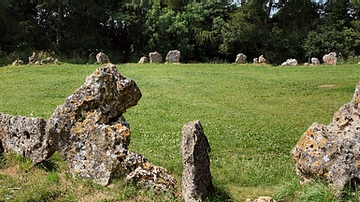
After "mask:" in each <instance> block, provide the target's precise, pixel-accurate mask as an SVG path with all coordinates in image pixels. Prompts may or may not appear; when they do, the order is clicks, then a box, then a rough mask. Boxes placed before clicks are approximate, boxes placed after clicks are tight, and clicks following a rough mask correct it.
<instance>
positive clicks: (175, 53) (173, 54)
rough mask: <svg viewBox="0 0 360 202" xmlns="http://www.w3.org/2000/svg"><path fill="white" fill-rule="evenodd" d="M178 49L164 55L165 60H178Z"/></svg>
mask: <svg viewBox="0 0 360 202" xmlns="http://www.w3.org/2000/svg"><path fill="white" fill-rule="evenodd" d="M180 55H181V54H180V51H179V50H171V51H169V52H168V54H167V55H166V57H165V61H167V62H174V63H176V62H180Z"/></svg>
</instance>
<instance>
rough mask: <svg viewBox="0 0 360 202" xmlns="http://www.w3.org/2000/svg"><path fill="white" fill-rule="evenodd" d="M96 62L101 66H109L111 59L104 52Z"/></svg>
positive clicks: (98, 56) (97, 56) (97, 57)
mask: <svg viewBox="0 0 360 202" xmlns="http://www.w3.org/2000/svg"><path fill="white" fill-rule="evenodd" d="M96 61H97V62H98V63H99V64H107V63H109V62H110V59H109V57H108V56H107V55H106V54H105V53H103V52H100V53H98V54H97V55H96Z"/></svg>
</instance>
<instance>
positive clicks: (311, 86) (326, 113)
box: [0, 64, 360, 201]
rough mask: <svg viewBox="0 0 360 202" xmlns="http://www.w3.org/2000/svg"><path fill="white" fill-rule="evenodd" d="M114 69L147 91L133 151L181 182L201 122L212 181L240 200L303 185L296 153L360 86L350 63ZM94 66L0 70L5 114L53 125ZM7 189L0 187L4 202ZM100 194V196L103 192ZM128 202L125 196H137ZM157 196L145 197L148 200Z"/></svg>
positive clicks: (137, 114) (135, 111) (134, 125)
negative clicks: (187, 148) (188, 137)
mask: <svg viewBox="0 0 360 202" xmlns="http://www.w3.org/2000/svg"><path fill="white" fill-rule="evenodd" d="M116 66H117V68H118V69H119V71H120V72H121V73H122V75H123V76H126V77H130V78H132V79H134V80H135V81H136V83H137V84H138V86H139V88H140V89H141V91H142V94H143V97H142V99H141V100H140V102H139V103H138V105H137V106H135V107H133V108H131V109H129V110H128V111H127V112H126V113H125V114H124V116H125V118H126V119H127V120H128V122H129V123H130V125H131V131H132V135H131V144H130V150H131V151H135V152H138V153H141V154H144V155H145V156H146V157H147V158H148V159H149V160H150V161H151V162H153V163H154V164H156V165H161V166H164V167H166V168H168V169H169V170H170V171H171V172H172V173H173V174H174V176H175V177H176V178H177V179H178V181H179V185H180V180H181V173H182V161H181V155H180V140H181V128H182V126H183V125H184V124H185V123H186V122H189V121H193V120H196V119H199V120H200V121H201V123H202V125H203V128H204V131H205V134H206V135H207V137H208V140H209V143H210V145H211V148H212V152H211V154H210V158H211V172H212V176H213V182H214V184H215V185H216V187H217V189H218V191H219V192H221V191H222V192H223V194H225V195H222V196H219V197H220V199H218V200H219V201H221V200H222V199H224V198H226V197H227V196H226V195H228V197H231V198H232V200H233V201H245V199H246V198H255V197H258V196H262V195H270V196H272V195H273V193H274V192H275V191H276V189H277V187H279V186H281V185H283V184H284V183H286V182H289V181H292V182H293V181H296V179H297V176H296V173H295V164H294V162H293V161H292V158H291V156H290V150H291V149H292V148H293V147H294V146H295V144H296V142H297V141H298V139H299V138H300V136H301V135H302V133H303V132H305V131H306V130H307V128H308V127H309V126H310V125H311V124H312V123H313V122H319V123H323V124H326V125H327V124H329V123H330V122H331V121H332V116H333V113H334V112H335V111H336V110H338V109H339V108H340V107H341V106H342V105H343V104H345V103H347V102H349V101H350V100H351V99H352V95H353V93H354V89H355V85H356V84H357V82H359V81H360V67H359V66H358V65H344V64H343V65H338V66H335V67H334V66H318V67H305V66H297V67H274V66H260V65H236V64H179V65H172V64H118V65H116ZM97 67H99V65H73V64H63V65H60V66H21V67H11V66H7V67H1V68H0V111H1V112H4V113H8V114H12V115H24V116H33V117H38V116H40V117H43V118H45V119H48V118H49V117H50V116H51V114H52V112H53V111H54V110H55V108H56V106H57V105H59V104H62V103H63V101H64V99H65V98H66V97H67V96H69V95H71V94H72V93H73V92H74V91H75V89H77V88H78V87H79V86H80V85H81V84H82V83H84V81H85V78H86V76H88V75H90V74H91V73H92V72H93V71H94V70H95V69H96V68H97ZM48 175H49V174H48ZM1 176H5V175H2V172H1V170H0V184H1V179H2V178H5V177H2V178H1ZM6 177H8V176H6ZM60 177H61V173H60ZM60 181H61V180H60ZM119 183H120V182H119ZM4 186H5V185H3V186H2V185H0V201H2V200H3V198H2V197H3V196H1V193H2V192H1V189H6V187H4ZM102 189H103V188H97V189H96V190H97V191H98V192H100V193H101V191H102ZM106 189H111V188H106ZM107 191H109V190H105V191H104V192H107ZM117 191H118V190H117ZM18 192H21V190H20V191H18ZM63 192H64V193H62V194H63V195H65V196H68V195H69V194H68V193H67V192H66V191H63ZM109 192H111V190H110V191H109ZM107 197H109V198H108V199H109V200H108V201H111V200H112V199H116V197H118V195H116V197H113V198H112V196H111V195H105V196H104V197H102V198H101V197H100V198H99V199H98V200H103V199H105V198H107ZM131 197H133V196H129V199H128V200H140V199H139V197H138V198H135V199H134V198H131ZM151 197H153V196H149V195H144V196H142V197H140V198H141V200H143V201H146V200H149V201H151V200H152V199H153V198H151ZM56 200H59V201H61V200H63V201H64V200H65V201H66V200H67V199H64V198H63V197H56ZM172 200H175V199H172ZM214 200H215V199H214Z"/></svg>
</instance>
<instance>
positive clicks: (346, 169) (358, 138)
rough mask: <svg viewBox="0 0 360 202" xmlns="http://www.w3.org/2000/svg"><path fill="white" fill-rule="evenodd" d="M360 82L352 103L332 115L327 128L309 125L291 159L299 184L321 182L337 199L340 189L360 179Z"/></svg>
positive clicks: (292, 152)
mask: <svg viewBox="0 0 360 202" xmlns="http://www.w3.org/2000/svg"><path fill="white" fill-rule="evenodd" d="M359 90H360V82H359V83H358V84H357V86H356V90H355V93H354V96H353V99H352V100H351V101H350V102H349V103H347V104H345V105H343V106H342V107H341V108H340V109H339V111H337V112H335V114H334V117H333V121H332V122H331V123H330V124H329V125H327V126H326V125H323V124H319V123H313V124H312V125H311V126H310V127H309V129H308V130H307V131H306V132H305V133H304V134H303V135H302V136H301V138H300V140H299V141H298V143H297V144H296V146H295V147H294V148H293V149H292V151H291V155H292V157H293V159H294V161H295V162H296V172H297V174H298V175H299V176H300V177H301V183H302V184H304V183H307V182H308V181H310V180H312V179H325V180H327V181H328V182H329V183H330V186H332V188H333V190H334V193H335V194H337V195H339V194H340V191H341V190H342V189H343V188H344V186H345V185H346V184H347V183H348V182H351V181H352V180H359V179H360V91H359Z"/></svg>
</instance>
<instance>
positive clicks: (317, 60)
mask: <svg viewBox="0 0 360 202" xmlns="http://www.w3.org/2000/svg"><path fill="white" fill-rule="evenodd" d="M311 64H312V65H320V60H319V59H317V58H311Z"/></svg>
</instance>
